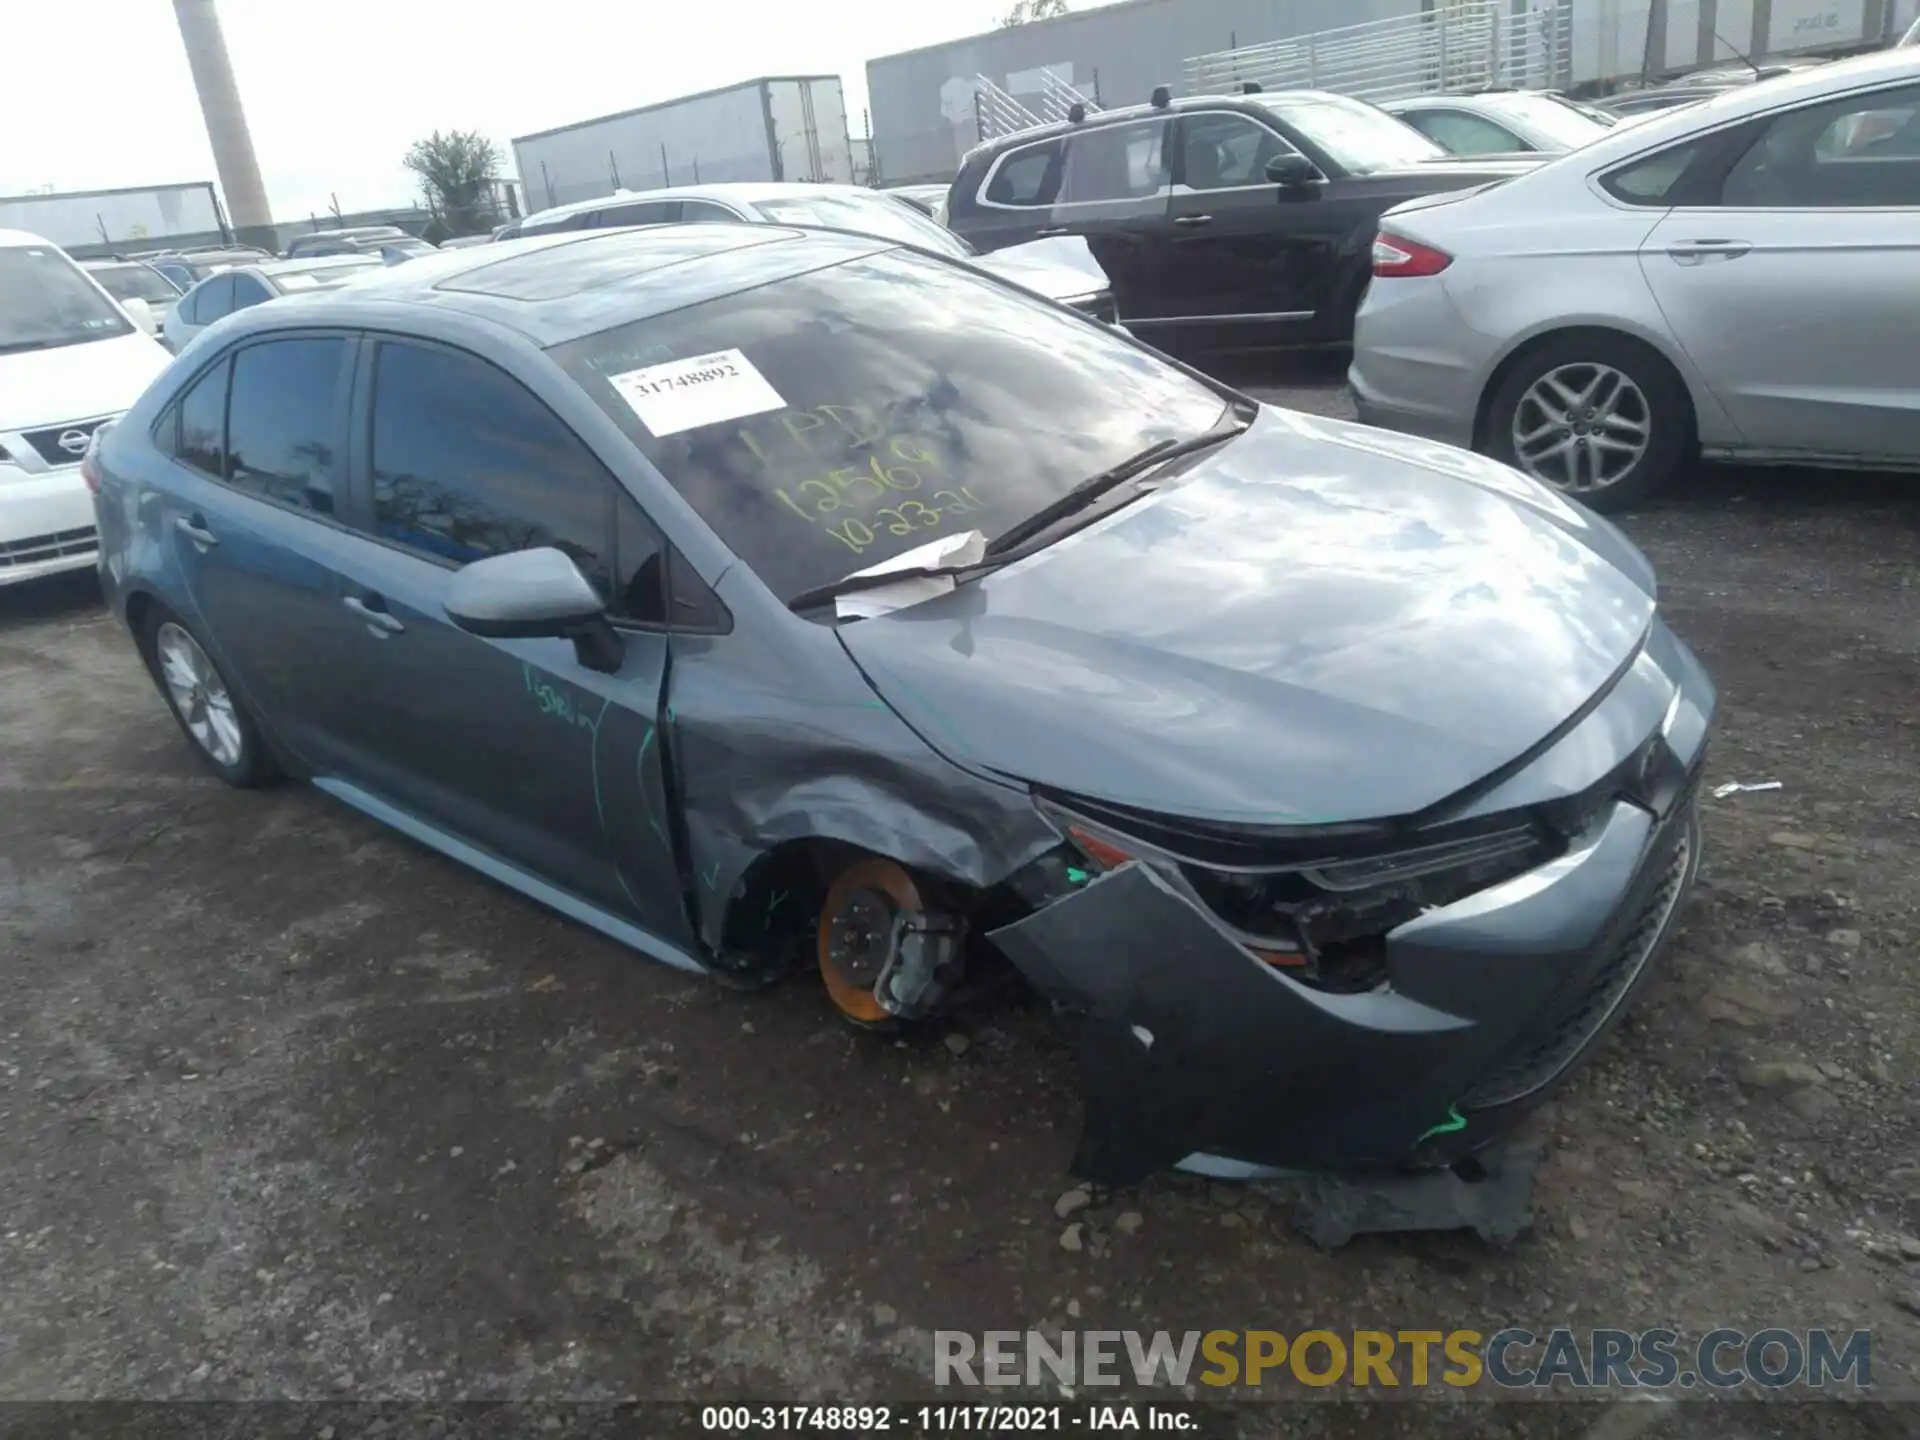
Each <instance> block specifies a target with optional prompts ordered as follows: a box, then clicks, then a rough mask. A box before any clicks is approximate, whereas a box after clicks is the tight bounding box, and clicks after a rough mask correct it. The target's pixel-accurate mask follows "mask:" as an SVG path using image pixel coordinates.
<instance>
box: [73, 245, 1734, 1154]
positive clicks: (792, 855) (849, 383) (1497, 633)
mask: <svg viewBox="0 0 1920 1440" xmlns="http://www.w3.org/2000/svg"><path fill="white" fill-rule="evenodd" d="M85 473H86V475H87V477H88V480H89V483H90V484H91V485H92V486H93V487H94V489H95V492H96V497H97V499H96V507H97V510H98V517H99V524H100V534H101V566H102V572H103V576H104V578H105V582H106V586H107V590H108V594H109V596H110V598H111V601H112V604H113V606H114V608H115V610H116V612H117V613H118V614H119V615H121V616H122V617H123V618H124V619H125V621H126V623H127V625H128V627H129V629H130V630H131V632H132V634H133V636H134V638H135V640H136V643H137V644H138V646H139V649H140V653H141V655H142V656H143V658H144V659H145V661H146V663H147V665H148V666H149V668H150V669H151V671H152V673H153V675H154V678H155V681H156V683H157V684H158V686H159V688H160V690H161V693H162V694H163V695H164V696H165V697H166V699H167V700H168V702H169V704H170V705H171V706H172V707H173V710H174V713H175V715H176V717H177V718H178V720H179V722H180V725H181V728H182V729H183V731H184V732H185V734H186V735H187V737H188V739H189V741H190V743H191V744H192V745H193V747H194V748H195V749H196V750H197V751H198V753H199V754H200V756H201V758H202V759H203V760H204V761H205V762H206V764H207V765H208V766H210V767H211V768H212V769H213V770H214V771H215V772H216V773H217V774H219V775H220V776H221V777H222V778H224V779H226V780H227V781H229V782H231V783H234V784H238V785H254V784H259V783H263V782H265V781H267V780H269V779H271V778H273V777H275V776H277V775H282V774H289V775H295V776H300V777H305V778H309V779H311V780H312V782H313V783H314V784H315V785H316V786H318V787H319V788H321V789H323V790H325V791H327V792H328V793H330V794H331V795H334V796H336V797H338V798H339V799H341V800H343V801H345V802H346V803H348V804H350V805H353V806H355V807H357V808H359V809H360V810H363V811H365V812H367V813H368V814H370V815H373V816H376V817H378V818H379V819H381V820H383V821H385V822H387V823H388V824H390V825H392V826H394V827H395V828H397V829H399V830H401V831H403V832H404V833H406V834H408V835H410V836H412V837H413V838H414V839H416V840H418V841H420V842H422V843H423V844H426V845H429V846H431V847H433V848H435V849H437V850H440V851H443V852H445V853H447V854H449V855H452V856H454V857H456V858H458V859H460V860H462V861H464V862H465V863H467V864H469V865H471V866H473V867H474V868H476V869H478V870H480V871H481V872H483V873H485V874H487V875H489V876H491V877H493V878H494V879H496V880H498V881H501V882H503V883H505V884H507V885H510V886H512V887H514V888H515V889H517V890H519V891H521V892H523V893H525V894H527V895H530V896H532V897H534V898H536V899H538V900H540V901H542V902H544V903H546V904H548V905H551V906H553V907H554V908H556V909H558V910H560V911H562V912H564V913H566V914H568V915H570V916H573V917H574V918H576V919H578V920H580V921H582V922H583V923H585V924H588V925H591V926H593V927H595V928H597V929H599V930H601V931H603V932H605V933H606V934H608V935H611V936H613V937H615V938H617V939H619V940H621V941H623V942H625V943H627V944H628V945H630V946H632V947H633V948H634V949H636V950H639V951H642V952H644V953H646V954H648V955H650V956H652V957H654V958H656V959H659V960H662V961H665V962H667V963H669V964H672V965H676V966H680V967H682V968H684V969H687V970H691V971H701V972H706V973H711V974H714V975H716V976H719V977H722V978H725V979H727V980H729V981H731V982H733V983H736V984H759V983H765V982H767V981H769V980H772V979H775V978H778V977H780V976H782V975H784V974H787V973H788V972H791V971H793V970H795V969H800V968H804V969H806V970H809V971H817V972H818V973H819V974H820V976H821V977H822V979H823V980H824V982H825V989H826V992H827V994H828V995H829V996H831V998H832V1000H833V1003H834V1004H835V1005H837V1006H838V1007H839V1009H840V1010H841V1011H842V1012H844V1013H845V1014H846V1015H847V1016H848V1018H850V1019H851V1020H853V1021H855V1022H857V1023H860V1024H864V1025H876V1026H877V1025H889V1024H898V1023H903V1022H909V1021H913V1020H919V1019H924V1018H926V1017H929V1016H934V1015H937V1014H938V1013H939V1012H940V1010H941V1009H942V1006H943V1005H944V1004H947V1003H948V1002H950V1001H951V1000H952V999H953V998H954V997H955V996H956V995H958V994H960V993H961V992H962V990H963V987H965V986H966V985H967V983H968V980H969V976H970V975H972V974H976V973H978V972H980V971H982V970H983V969H986V970H990V969H992V968H993V967H995V966H1002V967H1004V965H1005V964H1006V963H1008V962H1010V963H1011V965H1012V966H1013V967H1014V968H1015V969H1017V971H1018V972H1019V973H1020V974H1021V975H1023V976H1024V977H1025V979H1026V980H1027V981H1028V982H1030V983H1031V985H1032V986H1033V987H1034V988H1035V989H1036V990H1037V991H1038V992H1040V994H1042V995H1043V996H1045V997H1046V998H1047V999H1048V1000H1049V1001H1051V1002H1052V1004H1053V1005H1054V1007H1055V1008H1056V1010H1057V1012H1058V1013H1059V1014H1060V1016H1061V1017H1062V1018H1063V1020H1064V1022H1065V1023H1066V1024H1067V1025H1068V1026H1069V1027H1070V1029H1071V1031H1072V1034H1073V1037H1074V1041H1075V1044H1076V1046H1077V1050H1078V1054H1079V1057H1080V1061H1081V1064H1082V1067H1083V1071H1084V1076H1085V1090H1086V1094H1085V1107H1086V1124H1085V1132H1084V1134H1083V1136H1082V1139H1081V1144H1080V1148H1079V1153H1078V1156H1077V1159H1076V1169H1077V1170H1078V1171H1079V1172H1080V1173H1082V1174H1084V1175H1086V1176H1088V1177H1090V1178H1094V1179H1101V1180H1108V1181H1125V1180H1130V1179H1133V1178H1136V1177H1138V1176H1140V1175H1142V1174H1145V1173H1147V1172H1149V1171H1151V1170H1153V1169H1156V1168H1159V1167H1163V1166H1167V1165H1184V1166H1186V1167H1187V1168H1190V1169H1198V1170H1202V1171H1207V1172H1210V1173H1215V1174H1257V1173H1262V1172H1263V1171H1268V1170H1273V1169H1299V1168H1344V1167H1351V1166H1364V1165H1373V1164H1379V1165H1389V1166H1402V1165H1416V1166H1441V1165H1447V1164H1462V1163H1465V1162H1466V1161H1468V1160H1469V1158H1470V1157H1472V1156H1473V1155H1474V1154H1475V1153H1476V1152H1477V1151H1480V1150H1481V1149H1482V1148H1483V1147H1485V1146H1487V1145H1488V1144H1489V1142H1490V1141H1492V1140H1494V1139H1496V1138H1497V1137H1498V1136H1500V1135H1501V1134H1502V1133H1503V1132H1504V1131H1505V1130H1506V1129H1507V1128H1508V1127H1509V1126H1510V1125H1511V1124H1512V1122H1513V1121H1514V1120H1515V1119H1516V1118H1517V1117H1518V1116H1519V1115H1520V1114H1521V1113H1522V1112H1523V1111H1524V1110H1525V1108H1526V1107H1527V1106H1528V1105H1529V1104H1531V1103H1534V1102H1535V1101H1537V1100H1538V1098H1539V1097H1540V1096H1541V1095H1543V1094H1544V1093H1545V1092H1546V1090H1547V1089H1548V1088H1550V1087H1551V1086H1552V1085H1554V1084H1555V1082H1557V1081H1558V1080H1560V1079H1561V1078H1562V1077H1564V1076H1565V1075H1566V1074H1567V1073H1569V1071H1570V1070H1571V1069H1572V1068H1573V1067H1574V1066H1575V1065H1577V1064H1578V1062H1579V1061H1580V1060H1581V1058H1582V1057H1583V1056H1584V1055H1585V1054H1586V1053H1587V1052H1588V1051H1589V1050H1590V1049H1591V1048H1592V1047H1593V1045H1594V1044H1595V1043H1596V1041H1597V1040H1598V1039H1599V1037H1600V1036H1602V1035H1603V1034H1604V1033H1605V1032H1606V1030H1607V1028H1608V1025H1609V1023H1610V1022H1611V1021H1612V1020H1613V1019H1614V1018H1616V1017H1617V1016H1618V1015H1619V1014H1620V1013H1621V1011H1622V1009H1623V1008H1624V1007H1625V1005H1626V1004H1627V1003H1628V1001H1629V999H1630V998H1631V996H1632V993H1633V991H1634V989H1635V988H1636V986H1637V985H1638V984H1639V983H1640V982H1641V980H1642V979H1643V978H1644V977H1645V976H1646V974H1647V973H1648V970H1649V966H1650V964H1651V962H1652V960H1653V958H1654V956H1655V954H1656V952H1657V951H1658V950H1659V948H1660V946H1661V943H1662V941H1663V940H1664V939H1665V937H1666V935H1667V933H1668V931H1669V929H1670V927H1671V926H1672V923H1673V920H1674V916H1675V914H1676V913H1677V911H1678V910H1679V908H1680V906H1681V903H1682V901H1683V899H1684V897H1685V895H1686V892H1687V889H1688V887H1689V885H1690V883H1691V881H1692V878H1693V875H1694V870H1695V867H1696V865H1697V864H1698V858H1699V833H1698V829H1697V823H1696V819H1695V813H1694V795H1695V789H1696V783H1697V778H1698V775H1699V772H1700V765H1701V761H1702V757H1703V752H1704V748H1705V744H1706V738H1707V732H1708V729H1709V726H1710V723H1711V720H1712V716H1713V710H1714V695H1713V689H1712V686H1711V684H1710V683H1709V681H1708V679H1707V677H1706V675H1705V674H1704V673H1703V672H1702V670H1701V668H1700V666H1699V665H1698V663H1697V662H1696V661H1695V660H1694V658H1693V657H1692V655H1691V654H1689V653H1688V651H1687V650H1686V648H1685V647H1684V646H1683V645H1682V644H1681V643H1680V642H1679V641H1678V640H1677V639H1676V638H1675V637H1674V636H1673V635H1672V633H1671V632H1670V631H1669V630H1668V629H1667V627H1666V625H1665V624H1664V623H1663V622H1662V620H1661V619H1660V616H1659V613H1658V610H1657V607H1656V599H1655V586H1654V579H1653V575H1652V573H1651V571H1650V569H1649V568H1648V566H1647V563H1646V561H1645V560H1644V559H1643V558H1642V557H1641V555H1640V554H1639V552H1638V551H1636V550H1635V549H1634V548H1633V547H1632V546H1631V545H1630V544H1629V543H1628V542H1627V541H1626V540H1625V539H1624V538H1623V537H1622V536H1621V535H1620V533H1619V532H1618V531H1617V530H1615V529H1614V528H1613V527H1612V526H1611V525H1610V524H1609V523H1607V522H1606V521H1604V520H1601V519H1599V518H1597V517H1595V516H1593V515H1590V514H1588V513H1587V512H1586V511H1584V510H1581V509H1579V508H1577V507H1575V506H1572V505H1570V504H1568V503H1567V502H1565V501H1564V500H1562V499H1560V498H1559V497H1557V496H1556V495H1554V494H1553V493H1552V492H1550V491H1549V490H1547V489H1545V488H1544V487H1542V486H1539V485H1536V484H1534V483H1532V482H1530V481H1528V480H1526V479H1523V478H1522V477H1520V476H1518V475H1517V474H1515V473H1514V472H1513V471H1511V470H1508V469H1506V468H1504V467H1502V466H1499V465H1497V464H1494V463H1492V462H1490V461H1487V460H1484V459H1481V458H1478V457H1476V456H1473V455H1469V454H1466V453H1464V452H1461V451H1458V450H1453V449H1450V448H1447V447H1444V446H1435V445H1427V444H1422V443H1420V442H1417V441H1414V440H1411V439H1407V438H1403V437H1399V436H1393V435H1388V434H1384V433H1381V432H1377V431H1372V430H1368V429H1364V428H1361V427H1358V426H1354V425H1347V424H1342V423H1338V422H1335V421H1331V420H1322V419H1316V418H1310V417H1307V416H1303V415H1298V414H1293V413H1290V412H1287V411H1283V410H1276V409H1272V408H1265V407H1262V406H1260V405H1258V404H1256V403H1255V402H1253V401H1251V400H1248V399H1247V398H1246V397H1244V396H1242V395H1240V394H1238V393H1237V392H1235V391H1233V390H1231V389H1229V388H1227V387H1224V386H1221V385H1218V384H1216V383H1214V382H1212V381H1209V380H1206V379H1204V378H1202V377H1200V376H1198V375H1197V374H1195V373H1193V372H1191V371H1189V370H1187V369H1184V368H1182V367H1180V366H1178V365H1176V364H1174V363H1172V362H1170V361H1168V360H1166V359H1164V358H1162V357H1161V356H1159V355H1157V354H1155V353H1154V352H1152V351H1150V350H1147V349H1145V348H1143V347H1141V346H1140V345H1138V344H1136V343H1134V342H1132V341H1130V340H1128V339H1127V338H1125V337H1124V336H1120V335H1116V334H1115V333H1113V332H1112V331H1111V330H1109V329H1107V328H1106V327H1103V326H1101V325H1099V324H1097V323H1093V322H1090V321H1088V320H1087V319H1085V318H1084V317H1082V316H1079V315H1077V314H1075V313H1074V312H1072V311H1070V310H1067V309H1065V308H1063V307H1060V306H1056V305H1052V304H1049V303H1048V302H1046V301H1044V300H1040V299H1038V298H1036V297H1033V296H1031V295H1029V294H1026V293H1023V292H1021V291H1019V290H1016V289H1014V288H1012V287H1010V286H1007V285H1004V284H1002V283H999V282H997V281H995V280H993V279H991V278H989V277H985V276H982V275H980V274H978V273H976V272H973V271H970V270H967V269H963V268H961V267H958V266H955V265H952V264H949V263H947V262H944V261H942V260H940V259H938V258H935V257H932V256H929V255H925V254H921V253H917V252H913V251H909V250H902V249H898V248H895V247H892V246H890V245H888V244H887V243H885V242H883V241H877V240H872V239H867V238H863V237H859V236H852V235H835V234H828V233H822V232H796V231H788V230H781V229H776V228H770V227H726V226H695V227H669V228H662V229H657V230H646V231H626V232H615V233H609V234H600V235H593V234H588V235H568V236H558V237H548V238H542V239H533V240H524V241H515V242H511V243H508V244H504V245H500V246H491V247H486V248H484V249H479V250H467V251H460V252H454V253H447V254H441V255H436V256H430V257H427V258H425V259H422V260H419V261H416V262H415V263H413V264H411V265H407V266H402V267H397V268H395V269H392V270H389V271H385V272H382V273H380V274H377V275H374V276H372V277H369V279H368V280H366V281H364V282H362V283H361V284H359V285H357V286H355V287H352V288H350V289H347V290H341V291H337V292H333V293H329V294H324V295H316V296H312V297H294V298H290V299H288V300H285V301H281V302H276V303H275V304H273V305H266V306H260V307H257V308H256V309H254V310H250V311H247V312H244V313H242V314H239V315H235V316H233V317H231V318H230V319H228V320H226V321H223V322H221V323H220V324H219V325H217V326H215V327H213V328H212V329H210V330H209V331H207V332H206V334H204V335H203V336H202V337H200V339H198V340H197V341H196V342H195V343H194V344H193V345H192V346H191V347H189V348H188V349H187V351H186V352H185V353H184V354H183V355H182V356H180V357H179V358H178V359H177V360H176V361H175V363H174V365H173V366H172V367H171V368H170V369H169V370H168V371H167V372H166V374H165V375H163V376H162V377H161V379H160V380H159V381H157V382H156V383H155V385H154V387H153V388H152V390H151V391H150V392H149V393H148V394H147V395H146V396H145V397H144V398H143V399H142V400H141V401H140V402H139V403H138V404H137V405H136V406H135V407H134V408H133V409H132V410H131V411H129V412H128V413H127V415H126V416H125V417H124V418H123V419H122V420H121V421H120V422H119V423H118V424H116V425H114V426H113V427H112V428H111V430H110V431H108V432H107V433H106V434H105V435H104V437H103V438H101V439H100V440H99V441H97V442H96V444H95V447H94V448H93V450H92V451H91V453H90V454H89V456H88V458H87V460H86V462H85Z"/></svg>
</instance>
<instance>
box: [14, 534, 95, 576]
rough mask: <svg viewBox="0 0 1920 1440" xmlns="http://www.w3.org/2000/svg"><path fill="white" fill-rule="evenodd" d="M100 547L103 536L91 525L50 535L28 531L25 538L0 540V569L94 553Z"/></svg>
mask: <svg viewBox="0 0 1920 1440" xmlns="http://www.w3.org/2000/svg"><path fill="white" fill-rule="evenodd" d="M99 548H100V536H99V532H98V531H96V530H95V529H94V528H93V526H91V525H83V526H81V527H80V528H79V529H78V530H57V531H55V532H54V533H53V534H51V535H29V536H28V537H27V538H26V539H24V540H0V570H6V569H10V568H11V567H13V566H15V565H37V564H39V563H40V562H41V561H42V560H59V559H62V558H64V557H66V556H69V555H91V554H92V553H93V552H94V551H96V550H98V549H99Z"/></svg>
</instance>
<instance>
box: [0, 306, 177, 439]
mask: <svg viewBox="0 0 1920 1440" xmlns="http://www.w3.org/2000/svg"><path fill="white" fill-rule="evenodd" d="M129 323H131V322H129ZM172 358H173V357H172V356H170V355H168V354H167V352H166V351H165V350H163V349H162V348H161V347H160V344H159V342H158V341H156V340H155V339H154V338H153V337H152V336H151V335H148V334H147V333H146V332H145V331H143V330H140V329H139V328H138V327H135V329H134V331H133V333H132V334H130V335H116V336H114V337H113V338H112V339H109V340H89V341H84V342H82V343H81V344H78V345H60V346H56V347H54V348H53V349H51V350H23V351H20V352H19V353H18V354H13V355H0V430H35V429H38V428H39V427H41V426H43V425H58V424H61V423H62V422H64V421H67V420H90V419H92V418H93V417H94V416H96V415H118V414H119V413H120V412H121V411H122V410H125V409H126V408H127V407H128V406H129V405H131V404H133V402H134V401H135V400H137V399H139V398H140V392H141V391H143V390H145V389H146V388H147V384H148V382H149V381H151V380H152V379H153V377H154V376H156V375H158V374H159V373H160V372H161V371H162V370H164V369H166V368H167V365H168V364H169V362H170V361H171V360H172Z"/></svg>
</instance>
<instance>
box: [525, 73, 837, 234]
mask: <svg viewBox="0 0 1920 1440" xmlns="http://www.w3.org/2000/svg"><path fill="white" fill-rule="evenodd" d="M513 161H514V168H515V169H517V170H518V171H519V172H520V181H521V184H522V185H524V186H525V187H526V198H527V209H528V210H529V211H539V210H544V209H546V208H548V207H549V206H552V205H565V204H569V203H571V202H572V201H575V200H592V199H595V198H597V197H598V196H601V195H611V194H613V193H614V192H615V191H616V190H654V189H658V188H659V187H661V186H663V185H691V184H713V183H714V182H716V181H725V180H829V181H838V182H842V183H846V182H850V181H852V179H853V144H852V141H851V139H850V138H849V135H848V131H847V103H846V97H845V95H844V94H843V93H842V91H841V87H840V78H839V77H838V76H837V75H774V76H765V77H763V78H761V79H758V80H745V81H742V82H741V83H740V84H738V85H729V86H727V87H725V88H723V89H720V90H707V91H703V92H702V93H700V94H698V95H685V96H682V97H680V98H679V99H677V100H663V101H661V102H660V103H659V104H657V105H646V106H642V107H641V108H640V109H638V110H624V111H622V112H620V113H619V114H617V115H603V116H601V117H599V118H598V119H595V120H581V121H578V122H576V123H574V124H572V125H563V126H561V127H560V128H558V129H556V130H542V131H540V132H539V133H538V134H535V135H522V136H520V137H519V138H518V139H516V140H515V141H514V142H513Z"/></svg>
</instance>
